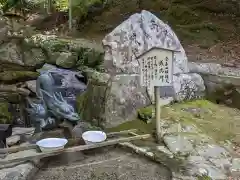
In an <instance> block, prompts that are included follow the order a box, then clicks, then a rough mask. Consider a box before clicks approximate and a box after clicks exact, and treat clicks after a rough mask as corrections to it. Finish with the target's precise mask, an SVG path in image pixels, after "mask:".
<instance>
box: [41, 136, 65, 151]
mask: <svg viewBox="0 0 240 180" xmlns="http://www.w3.org/2000/svg"><path fill="white" fill-rule="evenodd" d="M67 142H68V140H67V139H64V138H46V139H42V140H40V141H38V142H37V143H36V144H37V145H38V146H39V148H40V149H41V151H42V152H50V151H57V150H62V149H64V146H65V145H66V144H67Z"/></svg>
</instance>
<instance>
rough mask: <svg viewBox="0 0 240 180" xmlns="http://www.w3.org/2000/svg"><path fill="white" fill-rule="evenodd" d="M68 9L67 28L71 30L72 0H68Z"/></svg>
mask: <svg viewBox="0 0 240 180" xmlns="http://www.w3.org/2000/svg"><path fill="white" fill-rule="evenodd" d="M68 11H69V17H68V23H69V30H72V0H69V1H68Z"/></svg>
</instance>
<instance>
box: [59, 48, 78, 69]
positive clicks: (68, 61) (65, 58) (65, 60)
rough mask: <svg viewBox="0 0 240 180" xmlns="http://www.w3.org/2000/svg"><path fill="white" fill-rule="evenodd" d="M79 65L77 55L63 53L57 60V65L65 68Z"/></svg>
mask: <svg viewBox="0 0 240 180" xmlns="http://www.w3.org/2000/svg"><path fill="white" fill-rule="evenodd" d="M76 63H77V55H76V53H71V52H61V53H60V54H59V56H58V57H57V59H56V65H58V66H60V67H63V68H73V67H75V65H76Z"/></svg>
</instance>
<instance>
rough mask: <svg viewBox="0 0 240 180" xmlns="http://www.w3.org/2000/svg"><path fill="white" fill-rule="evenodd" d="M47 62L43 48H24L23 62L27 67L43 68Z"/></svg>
mask: <svg viewBox="0 0 240 180" xmlns="http://www.w3.org/2000/svg"><path fill="white" fill-rule="evenodd" d="M45 60H46V56H45V54H44V52H43V50H42V49H41V48H31V49H30V48H24V49H23V61H24V65H26V66H33V67H41V66H42V65H43V64H44V63H45Z"/></svg>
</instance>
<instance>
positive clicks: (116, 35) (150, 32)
mask: <svg viewBox="0 0 240 180" xmlns="http://www.w3.org/2000/svg"><path fill="white" fill-rule="evenodd" d="M102 42H103V46H104V49H105V57H104V68H105V69H106V72H108V73H110V74H112V75H114V74H136V75H139V72H140V66H139V63H138V61H137V59H136V57H138V56H140V55H141V54H143V53H145V52H147V51H148V50H150V49H151V48H153V47H158V48H167V49H172V50H175V51H177V52H175V53H174V60H173V74H174V75H173V93H172V95H173V96H174V98H175V100H178V101H181V100H187V99H194V98H198V97H202V96H203V95H204V91H205V86H204V83H203V80H202V78H201V76H199V75H197V74H188V72H189V69H188V61H187V56H186V53H185V51H184V49H183V47H182V45H181V43H180V41H179V39H178V37H177V36H176V34H175V33H174V32H173V30H172V29H171V28H170V27H169V26H168V25H167V24H165V23H164V22H163V21H161V20H160V19H158V18H157V17H156V16H155V15H153V14H152V13H150V12H148V11H145V10H143V11H142V12H141V13H136V14H134V15H132V16H130V17H129V19H127V20H126V21H124V22H123V23H122V24H120V25H119V26H118V27H116V28H115V29H114V30H113V31H112V32H111V33H110V34H108V35H107V36H106V37H105V38H104V39H103V41H102ZM193 87H194V88H193ZM147 91H148V94H149V96H150V98H151V100H152V101H154V94H153V87H148V88H147ZM162 91H164V89H162ZM186 92H191V95H189V93H186Z"/></svg>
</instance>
